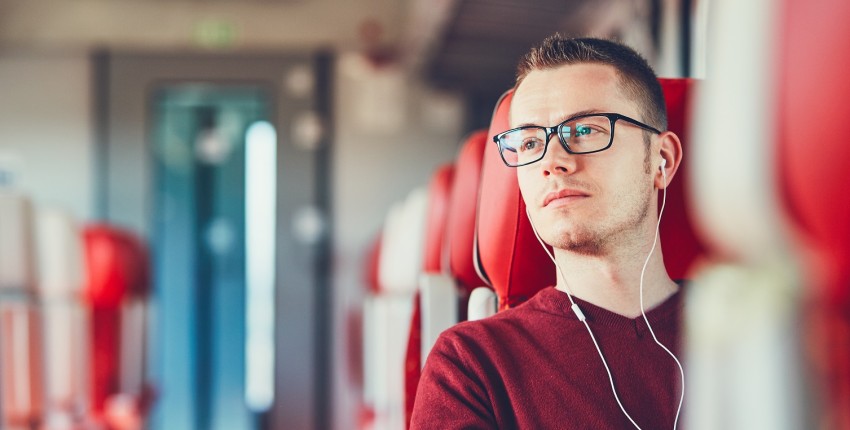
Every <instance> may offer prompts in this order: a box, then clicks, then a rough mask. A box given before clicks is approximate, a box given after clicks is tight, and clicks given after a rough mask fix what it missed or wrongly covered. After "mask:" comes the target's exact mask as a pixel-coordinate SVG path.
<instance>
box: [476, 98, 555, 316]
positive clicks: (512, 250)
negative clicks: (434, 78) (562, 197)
mask: <svg viewBox="0 0 850 430" xmlns="http://www.w3.org/2000/svg"><path fill="white" fill-rule="evenodd" d="M512 99H513V90H511V91H508V92H506V93H505V94H504V95H503V96H502V97H501V98H500V99H499V102H498V103H497V104H496V109H495V110H494V112H493V119H492V121H491V122H490V130H489V132H488V140H487V149H486V150H485V151H484V163H483V166H482V168H481V184H482V185H481V192H480V195H479V198H478V211H477V215H476V216H477V220H476V229H475V246H476V248H475V250H476V253H477V254H476V255H477V264H478V269H479V271H480V273H481V274H482V277H483V278H485V280H486V281H488V282H489V284H490V286H491V287H492V288H493V290H494V291H495V292H496V296H497V299H498V304H499V310H504V309H508V308H511V307H514V306H516V305H518V304H520V303H522V302H524V301H526V300H528V299H529V298H531V297H532V296H533V295H534V294H536V293H537V292H538V291H540V290H541V289H543V288H545V287H546V286H549V285H554V284H555V266H554V264H552V261H551V260H549V257H548V256H547V255H546V253H545V251H544V250H543V248H542V247H541V246H540V244H539V243H538V241H537V238H536V237H535V235H534V231H533V230H532V229H531V224H530V223H529V221H528V216H527V215H526V212H525V202H524V201H523V199H522V196H521V195H520V191H519V184H518V182H517V178H516V169H514V168H510V167H507V166H505V164H504V162H503V161H502V158H501V157H500V156H499V151H498V150H497V149H496V144H495V143H494V142H493V140H492V136H495V135H496V134H498V133H500V132H502V131H505V130H507V129H509V128H510V126H509V114H510V103H511V100H512Z"/></svg>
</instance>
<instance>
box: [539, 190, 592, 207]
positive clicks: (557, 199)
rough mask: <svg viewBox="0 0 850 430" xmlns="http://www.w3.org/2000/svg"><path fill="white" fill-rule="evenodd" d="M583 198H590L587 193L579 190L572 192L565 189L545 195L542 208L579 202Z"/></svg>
mask: <svg viewBox="0 0 850 430" xmlns="http://www.w3.org/2000/svg"><path fill="white" fill-rule="evenodd" d="M585 197H590V196H589V195H588V194H587V193H585V192H583V191H579V190H573V189H569V188H565V189H563V190H560V191H555V192H552V193H549V194H547V195H546V198H545V199H543V207H547V206H549V205H550V204H553V205H561V204H568V203H571V202H574V201H577V200H581V199H583V198H585Z"/></svg>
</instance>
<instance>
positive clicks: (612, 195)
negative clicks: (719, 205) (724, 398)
mask: <svg viewBox="0 0 850 430" xmlns="http://www.w3.org/2000/svg"><path fill="white" fill-rule="evenodd" d="M510 124H511V130H508V131H506V132H503V133H500V134H499V135H497V136H495V137H494V139H495V140H496V142H497V143H498V144H499V148H500V152H501V155H502V158H503V160H504V161H505V163H506V164H508V165H509V166H514V167H515V169H516V174H517V179H518V182H519V187H520V191H521V192H522V196H523V199H524V200H525V203H526V206H527V208H528V214H529V217H530V220H531V221H532V224H533V225H534V226H535V227H536V231H537V232H538V234H539V236H540V237H541V238H542V240H543V241H545V242H546V243H548V244H549V245H551V246H552V247H553V249H554V260H555V261H556V264H557V266H558V267H559V269H560V270H559V274H558V281H557V285H556V286H555V287H554V288H547V289H545V290H543V291H541V292H539V293H538V294H537V295H536V296H535V297H533V298H532V299H531V300H529V301H528V302H527V303H525V304H523V305H521V306H518V307H516V308H513V309H510V310H507V311H504V312H501V313H499V314H497V315H495V316H493V317H491V318H487V319H484V320H480V321H475V322H467V323H462V324H459V325H457V326H455V327H453V328H451V329H449V330H447V331H446V332H444V333H443V334H442V335H441V337H440V339H439V340H438V342H437V344H436V345H435V347H434V348H433V349H432V351H431V353H430V355H429V356H428V359H427V360H426V364H425V368H424V370H423V375H422V379H421V381H420V383H419V390H418V392H417V395H416V405H415V408H414V411H413V417H412V428H416V429H431V428H433V429H459V428H464V429H479V428H482V429H483V428H527V429H544V428H577V429H586V428H587V429H589V428H593V429H623V428H643V429H659V428H673V427H674V422H676V421H678V412H679V409H680V399H681V398H680V396H681V394H682V389H681V384H682V381H681V375H680V367H678V366H677V361H676V360H674V359H673V358H671V355H672V354H668V352H667V351H665V349H663V348H662V347H661V346H660V345H659V344H656V341H655V340H654V337H657V339H658V341H660V344H663V345H664V346H665V347H666V348H669V349H671V350H673V351H675V350H676V349H677V346H678V335H679V317H680V307H681V294H679V291H680V286H679V285H678V284H677V283H675V282H673V281H672V280H671V279H670V278H669V276H668V275H667V271H666V269H665V267H664V262H663V259H662V254H661V250H660V248H655V249H654V244H655V235H656V229H657V222H658V200H657V192H658V190H660V189H664V188H666V187H667V184H669V182H670V181H671V180H672V179H673V177H674V176H675V173H676V170H677V168H678V166H679V164H680V162H681V159H682V149H681V143H680V142H679V138H678V137H677V136H676V135H675V134H673V133H672V132H669V131H663V130H666V127H667V118H666V111H665V104H664V97H663V94H662V93H661V88H660V86H659V84H658V81H657V78H656V76H655V74H654V72H653V71H652V69H651V68H650V67H649V65H648V64H647V63H646V61H645V60H644V59H643V58H642V57H640V55H639V54H637V53H636V52H634V51H633V50H631V49H630V48H628V47H625V46H623V45H620V44H617V43H614V42H610V41H605V40H599V39H565V38H563V37H561V36H559V35H555V36H552V37H550V38H548V39H546V40H545V41H544V42H543V43H542V44H541V45H540V46H538V47H536V48H534V49H532V50H531V51H530V52H529V53H528V54H527V55H526V56H525V58H524V59H523V60H522V61H521V62H520V65H519V67H518V71H517V83H516V87H515V94H514V98H513V101H512V104H511V112H510ZM485 215H486V214H485ZM653 249H654V252H652V250H653ZM644 266H646V267H644ZM568 293H571V294H572V296H570V295H569V294H568ZM574 304H575V305H574ZM574 308H578V309H574ZM644 310H645V314H646V319H647V320H648V321H649V322H650V323H651V325H647V323H646V322H645V319H644V317H643V315H642V314H643V311H644ZM585 323H586V324H585ZM650 329H651V330H652V331H654V335H653V334H652V332H650ZM609 375H610V376H609Z"/></svg>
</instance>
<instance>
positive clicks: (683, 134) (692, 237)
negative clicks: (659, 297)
mask: <svg viewBox="0 0 850 430" xmlns="http://www.w3.org/2000/svg"><path fill="white" fill-rule="evenodd" d="M658 81H659V82H660V83H661V89H662V90H663V91H664V100H665V102H666V103H667V129H668V130H670V131H672V132H674V133H676V135H678V136H679V139H680V140H681V141H682V150H683V152H684V159H683V161H682V164H681V165H680V166H679V170H678V172H677V173H676V178H675V180H674V181H673V182H671V183H670V185H669V187H668V188H667V206H666V207H665V209H664V215H663V216H662V219H661V232H660V240H661V249H663V250H664V265H665V266H666V267H667V273H668V274H669V275H670V277H671V278H673V279H685V278H686V277H687V276H688V273H689V271H690V270H691V268H692V266H693V265H694V263H695V262H696V261H697V259H698V258H699V257H700V256H702V255H705V247H704V245H703V243H702V242H701V240H700V239H699V237H698V235H697V233H696V231H695V229H694V224H693V221H692V220H693V219H694V218H693V217H692V216H691V214H690V210H691V208H690V207H689V206H688V204H687V203H688V201H689V200H690V198H689V197H690V196H688V195H687V193H686V192H685V190H687V189H688V188H689V184H690V181H691V177H690V165H691V163H692V161H693V160H691V159H689V158H688V137H689V135H690V130H689V127H688V122H689V119H690V117H691V114H690V112H691V100H692V98H693V94H694V90H695V89H696V86H697V85H698V81H696V80H694V79H668V78H662V79H659V80H658ZM659 198H660V197H659ZM659 207H660V200H659Z"/></svg>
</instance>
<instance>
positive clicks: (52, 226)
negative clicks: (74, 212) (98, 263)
mask: <svg viewBox="0 0 850 430" xmlns="http://www.w3.org/2000/svg"><path fill="white" fill-rule="evenodd" d="M39 212H40V213H39V216H38V231H37V233H38V234H37V237H38V270H39V278H40V281H39V289H40V290H41V294H42V296H43V297H68V296H74V295H75V294H77V293H79V291H80V290H81V289H82V286H83V238H82V233H81V231H80V229H79V226H78V225H77V223H76V221H75V220H74V219H73V217H71V216H70V215H68V214H67V213H65V212H63V211H60V210H55V209H43V210H41V211H39Z"/></svg>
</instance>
